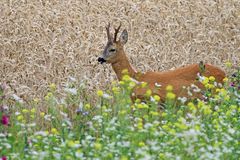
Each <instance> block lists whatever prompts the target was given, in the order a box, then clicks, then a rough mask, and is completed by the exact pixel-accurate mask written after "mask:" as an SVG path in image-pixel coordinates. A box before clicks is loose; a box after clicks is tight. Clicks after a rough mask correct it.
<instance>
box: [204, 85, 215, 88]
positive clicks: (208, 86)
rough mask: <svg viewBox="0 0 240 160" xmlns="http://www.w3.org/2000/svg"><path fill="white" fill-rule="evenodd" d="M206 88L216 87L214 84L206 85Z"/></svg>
mask: <svg viewBox="0 0 240 160" xmlns="http://www.w3.org/2000/svg"><path fill="white" fill-rule="evenodd" d="M205 87H206V88H207V89H213V88H214V87H215V86H214V85H213V84H206V85H205Z"/></svg>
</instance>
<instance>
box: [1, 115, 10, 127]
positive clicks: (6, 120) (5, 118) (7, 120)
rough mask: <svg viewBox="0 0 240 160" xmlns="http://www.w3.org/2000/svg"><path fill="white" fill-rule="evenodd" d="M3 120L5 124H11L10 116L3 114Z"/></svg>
mask: <svg viewBox="0 0 240 160" xmlns="http://www.w3.org/2000/svg"><path fill="white" fill-rule="evenodd" d="M1 122H2V124H3V125H4V126H7V125H8V124H9V118H8V116H6V115H3V116H2V119H1Z"/></svg>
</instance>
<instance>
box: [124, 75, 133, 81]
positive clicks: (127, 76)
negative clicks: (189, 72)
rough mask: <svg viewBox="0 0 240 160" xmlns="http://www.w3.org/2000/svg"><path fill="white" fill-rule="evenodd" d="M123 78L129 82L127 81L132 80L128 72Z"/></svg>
mask: <svg viewBox="0 0 240 160" xmlns="http://www.w3.org/2000/svg"><path fill="white" fill-rule="evenodd" d="M122 80H123V81H125V82H127V81H130V80H131V77H130V76H129V75H127V74H126V75H124V76H123V77H122Z"/></svg>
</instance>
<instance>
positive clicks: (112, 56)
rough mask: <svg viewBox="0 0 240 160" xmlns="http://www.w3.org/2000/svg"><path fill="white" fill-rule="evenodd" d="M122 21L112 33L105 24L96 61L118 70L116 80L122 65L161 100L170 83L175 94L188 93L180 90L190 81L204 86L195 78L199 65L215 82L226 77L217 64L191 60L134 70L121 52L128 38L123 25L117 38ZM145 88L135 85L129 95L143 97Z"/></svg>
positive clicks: (119, 75)
mask: <svg viewBox="0 0 240 160" xmlns="http://www.w3.org/2000/svg"><path fill="white" fill-rule="evenodd" d="M120 27H121V24H120V25H119V27H118V28H115V33H114V37H112V35H111V33H110V24H108V26H107V27H106V30H107V38H108V42H107V45H106V47H105V49H104V51H103V54H102V56H100V57H99V58H98V62H100V63H101V64H102V63H104V62H106V63H110V64H111V65H112V68H113V70H114V71H115V73H116V74H117V77H118V80H121V79H122V77H123V73H122V71H123V70H124V69H127V70H128V73H129V76H130V77H131V78H132V79H135V80H136V81H138V82H146V83H147V84H148V89H151V91H152V93H153V94H156V95H159V96H160V98H161V100H162V101H165V98H166V97H165V96H166V90H165V88H166V86H167V85H171V86H173V93H175V94H176V96H178V97H180V96H184V97H189V95H188V94H187V91H186V90H185V91H184V90H183V86H185V87H189V86H191V85H192V84H194V85H195V86H197V87H198V88H200V89H203V88H204V86H203V85H202V84H201V83H200V82H199V81H197V80H196V79H197V75H198V74H199V73H201V70H202V69H201V68H202V67H204V72H203V73H202V75H203V76H206V77H209V76H214V77H215V79H216V82H218V83H222V82H223V79H224V77H225V73H224V71H222V70H221V69H219V68H218V67H216V66H213V65H210V64H205V65H204V64H191V65H188V66H185V67H181V68H177V69H175V70H171V71H164V72H146V73H140V72H137V71H136V70H135V69H134V68H133V67H132V66H131V64H130V63H129V60H128V58H127V56H126V54H125V52H124V47H123V46H124V44H126V43H127V41H128V33H127V30H126V29H124V30H123V32H122V33H121V36H120V38H119V40H118V41H117V34H118V32H119V30H120ZM156 84H160V85H161V87H160V89H156ZM146 90H147V89H146V88H140V87H136V88H135V89H134V91H133V92H134V94H133V95H132V96H133V97H132V99H135V98H139V99H143V98H144V94H145V93H146ZM192 97H193V98H202V95H201V94H200V93H194V95H192Z"/></svg>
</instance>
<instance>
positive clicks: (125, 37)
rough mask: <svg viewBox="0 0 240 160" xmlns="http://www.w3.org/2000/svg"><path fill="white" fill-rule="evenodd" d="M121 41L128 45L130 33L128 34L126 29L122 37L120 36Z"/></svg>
mask: <svg viewBox="0 0 240 160" xmlns="http://www.w3.org/2000/svg"><path fill="white" fill-rule="evenodd" d="M119 41H120V42H121V43H122V44H126V43H127V41H128V32H127V30H126V29H124V30H123V31H122V34H121V36H120V38H119Z"/></svg>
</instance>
